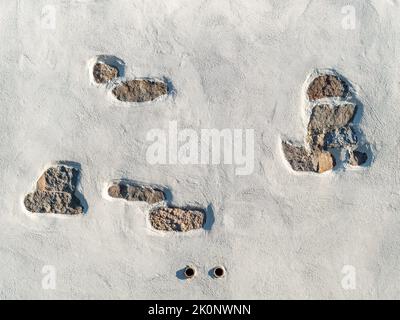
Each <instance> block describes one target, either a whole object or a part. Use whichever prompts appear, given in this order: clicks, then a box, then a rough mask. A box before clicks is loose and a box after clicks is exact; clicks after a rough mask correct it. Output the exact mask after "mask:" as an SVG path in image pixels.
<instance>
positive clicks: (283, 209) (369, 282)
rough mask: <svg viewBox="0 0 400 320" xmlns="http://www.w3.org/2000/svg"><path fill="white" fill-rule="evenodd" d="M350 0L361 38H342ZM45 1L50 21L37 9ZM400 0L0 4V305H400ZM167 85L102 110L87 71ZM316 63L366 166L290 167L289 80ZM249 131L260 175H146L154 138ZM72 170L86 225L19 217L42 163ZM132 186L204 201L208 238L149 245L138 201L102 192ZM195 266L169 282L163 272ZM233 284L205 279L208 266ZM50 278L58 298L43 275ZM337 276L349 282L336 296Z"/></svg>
mask: <svg viewBox="0 0 400 320" xmlns="http://www.w3.org/2000/svg"><path fill="white" fill-rule="evenodd" d="M348 4H351V5H352V6H354V8H355V13H356V29H355V30H345V29H344V28H343V27H342V20H343V18H344V17H345V15H344V14H343V13H342V8H343V6H345V5H348ZM49 5H50V7H51V8H55V10H56V11H55V17H56V19H55V27H54V28H53V29H48V28H43V27H44V26H48V24H46V21H43V19H44V18H46V17H47V15H46V14H44V15H43V12H42V10H43V7H45V11H44V12H45V13H46V12H48V11H46V10H48V9H46V8H49V7H46V6H49ZM399 15H400V3H399V1H398V0H374V1H372V0H370V1H366V0H352V1H345V0H308V1H306V0H296V1H294V0H292V1H289V0H283V1H282V0H270V1H267V0H264V1H262V0H247V1H239V0H231V1H227V0H218V1H216V0H211V1H206V0H193V1H183V0H182V1H180V0H173V1H161V0H153V1H145V0H143V1H138V0H0V40H1V46H0V61H1V63H0V110H1V116H0V135H1V136H0V194H1V196H0V298H9V299H10V298H29V299H30V298H40V299H53V298H62V299H69V298H84V299H86V298H118V299H119V298H141V299H146V298H147V299H153V298H154V299H155V298H173V299H174V298H183V299H186V298H192V299H202V298H224V299H231V298H245V299H247V298H254V299H265V298H400V269H399V262H400V259H399V257H400V250H399V245H400V216H399V208H400V192H399V188H398V186H399V182H400V174H399V168H400V163H399V157H398V146H399V139H400V131H399V129H398V128H399V123H400V122H399V121H400V113H399V103H400V92H399V85H400V79H399V75H400V72H399V71H400V70H399V65H400V60H399V52H400V40H399V39H400V37H399V36H400V19H399ZM98 54H112V55H115V56H118V57H119V58H121V59H123V60H124V61H125V62H126V65H127V69H126V76H127V77H134V76H138V77H145V76H150V77H163V76H167V77H168V78H170V79H171V80H172V82H173V84H174V86H175V88H176V96H175V97H174V98H171V99H167V100H165V101H160V102H156V103H153V104H150V105H146V107H131V106H121V105H115V104H113V103H112V101H111V100H110V99H108V98H107V97H106V94H105V92H104V90H103V89H100V88H96V87H95V86H93V85H91V84H90V81H89V77H88V71H87V68H86V66H87V62H88V61H89V60H90V59H91V58H93V57H94V56H96V55H98ZM315 68H333V69H335V70H337V71H338V72H339V73H341V74H343V75H344V76H345V77H346V78H348V79H349V80H350V81H351V82H352V84H353V86H354V87H355V89H356V91H357V93H358V98H359V99H360V100H361V101H362V102H363V104H364V114H363V118H362V120H361V129H362V130H363V132H364V134H365V136H366V138H367V139H368V141H369V142H370V143H371V145H372V147H373V151H374V156H375V159H374V162H373V164H372V166H371V167H370V168H368V169H364V170H353V171H340V170H339V171H336V172H331V173H327V174H323V175H315V174H294V173H293V172H292V171H291V170H289V169H288V166H287V164H286V163H285V161H284V160H283V158H282V154H281V150H280V140H281V138H290V139H294V140H298V141H302V139H303V133H304V127H303V120H302V117H301V114H302V110H301V107H302V103H301V102H302V96H301V93H302V87H303V82H304V81H305V80H306V78H307V76H308V75H309V74H310V73H311V72H312V71H313V70H314V69H315ZM175 120H176V121H178V126H179V127H180V128H193V129H195V130H196V131H198V130H200V129H201V128H217V129H223V128H232V129H233V128H250V129H254V130H255V169H254V173H253V174H251V175H249V176H236V175H235V174H234V167H233V166H229V165H228V166H227V165H209V166H204V165H203V166H202V165H194V166H182V165H150V164H149V163H148V162H147V161H146V156H145V155H146V149H147V147H148V145H149V143H148V141H146V134H147V132H148V131H149V130H150V129H152V128H165V129H166V128H168V124H169V121H175ZM57 160H70V161H76V162H78V163H80V164H81V166H82V180H81V188H82V192H83V194H84V196H85V198H86V200H87V202H88V204H89V210H88V214H87V215H86V216H84V217H75V218H70V219H57V218H53V217H37V216H32V215H27V214H26V213H25V212H24V209H23V205H22V199H23V197H24V195H25V194H26V193H28V192H31V191H32V188H33V185H34V183H35V181H36V179H37V178H38V177H39V176H40V174H41V173H42V170H43V168H45V167H46V166H47V165H48V164H49V163H51V162H54V161H57ZM122 177H124V178H129V179H134V180H138V181H145V182H149V183H155V184H161V185H167V186H169V187H170V188H171V191H172V193H173V195H174V203H175V204H177V205H186V204H194V205H200V206H207V205H209V204H212V206H213V208H214V214H215V222H214V225H213V228H212V230H211V231H209V232H208V231H203V232H200V233H196V234H189V235H172V236H166V237H162V236H159V235H158V234H155V233H153V232H150V231H149V230H148V228H147V224H146V213H145V206H143V205H139V204H127V203H126V202H124V201H112V202H111V201H108V200H107V199H105V198H104V197H103V191H104V190H103V188H104V184H105V183H108V182H109V181H111V180H113V179H118V178H122ZM187 264H194V265H196V266H197V267H198V271H199V274H198V277H197V278H195V279H194V280H192V281H182V280H179V279H178V278H177V277H176V271H177V270H179V269H181V268H183V267H184V266H185V265H187ZM217 264H223V265H224V266H225V267H226V269H227V271H228V273H227V276H226V277H225V278H224V279H221V280H213V279H211V278H210V277H209V276H208V271H209V270H210V269H211V268H212V267H213V266H215V265H217ZM45 265H52V266H54V267H55V268H56V272H57V273H56V275H57V280H56V284H57V285H56V290H44V289H43V288H42V278H43V276H44V274H42V268H43V266H45ZM344 265H352V266H354V267H355V268H356V270H357V278H356V279H357V289H356V290H351V291H346V290H344V289H343V288H342V286H341V281H342V278H343V276H344V275H343V274H342V273H341V270H342V268H343V266H344Z"/></svg>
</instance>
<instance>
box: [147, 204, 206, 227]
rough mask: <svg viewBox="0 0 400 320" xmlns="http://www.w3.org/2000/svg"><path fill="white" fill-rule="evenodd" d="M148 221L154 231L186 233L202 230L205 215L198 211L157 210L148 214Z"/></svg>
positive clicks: (178, 209)
mask: <svg viewBox="0 0 400 320" xmlns="http://www.w3.org/2000/svg"><path fill="white" fill-rule="evenodd" d="M149 219H150V223H151V226H152V227H153V228H154V229H156V230H159V231H174V232H188V231H191V230H196V229H201V228H203V226H204V224H205V222H206V213H205V212H204V211H203V210H198V209H196V210H190V209H180V208H157V209H155V210H153V211H151V212H150V214H149Z"/></svg>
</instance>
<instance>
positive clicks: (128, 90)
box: [112, 79, 168, 102]
mask: <svg viewBox="0 0 400 320" xmlns="http://www.w3.org/2000/svg"><path fill="white" fill-rule="evenodd" d="M112 94H113V95H114V96H115V97H116V98H117V99H118V100H119V101H123V102H147V101H153V100H155V99H157V98H159V97H161V96H164V95H167V94H168V83H166V82H165V81H160V80H156V79H134V80H127V81H123V82H121V83H120V84H117V85H116V86H115V88H114V89H113V90H112Z"/></svg>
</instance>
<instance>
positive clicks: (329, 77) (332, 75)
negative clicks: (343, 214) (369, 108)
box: [282, 70, 369, 173]
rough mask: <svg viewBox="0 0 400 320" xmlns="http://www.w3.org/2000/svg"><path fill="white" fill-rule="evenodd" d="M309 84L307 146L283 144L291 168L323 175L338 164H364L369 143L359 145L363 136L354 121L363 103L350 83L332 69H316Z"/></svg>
mask: <svg viewBox="0 0 400 320" xmlns="http://www.w3.org/2000/svg"><path fill="white" fill-rule="evenodd" d="M306 84H307V86H306V88H305V95H306V97H305V101H306V106H305V109H306V111H307V112H306V115H307V116H308V118H309V119H308V124H307V128H306V138H305V142H306V145H305V146H302V145H297V146H296V145H293V144H292V143H290V141H287V140H286V141H282V149H283V154H284V156H285V158H286V160H287V161H288V162H289V164H290V166H291V167H292V169H293V170H294V171H304V172H318V173H323V172H326V171H330V170H332V169H334V167H335V166H336V165H338V164H339V165H340V166H342V165H346V163H349V164H350V165H351V166H363V165H365V164H366V163H367V162H368V158H369V156H368V154H367V153H365V152H363V151H361V149H363V148H364V149H365V148H366V144H364V145H363V144H361V143H360V141H361V139H362V138H363V134H362V132H361V130H360V129H359V128H358V125H357V123H356V121H355V119H356V115H357V113H359V109H362V104H361V102H359V101H358V100H357V98H356V93H355V91H354V89H353V87H352V86H351V84H350V83H349V82H348V81H347V80H346V79H345V78H344V77H342V76H341V75H339V74H338V73H336V72H335V71H333V70H326V71H325V73H321V72H320V71H318V70H317V71H316V72H314V73H313V74H312V76H310V77H309V78H308V79H307V81H306ZM343 150H345V151H347V155H345V156H344V155H343V154H346V152H343Z"/></svg>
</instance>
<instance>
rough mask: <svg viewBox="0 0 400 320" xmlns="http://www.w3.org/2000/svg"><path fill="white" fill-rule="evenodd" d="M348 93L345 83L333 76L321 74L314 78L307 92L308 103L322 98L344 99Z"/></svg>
mask: <svg viewBox="0 0 400 320" xmlns="http://www.w3.org/2000/svg"><path fill="white" fill-rule="evenodd" d="M348 92H349V87H348V85H347V84H346V82H345V81H344V80H343V79H341V78H340V77H339V76H336V75H334V74H323V75H319V76H318V77H316V78H315V79H314V80H313V81H312V82H311V84H310V86H309V87H308V90H307V96H308V99H309V100H310V101H316V100H319V99H323V98H334V97H337V98H345V97H346V95H347V94H348Z"/></svg>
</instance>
